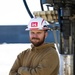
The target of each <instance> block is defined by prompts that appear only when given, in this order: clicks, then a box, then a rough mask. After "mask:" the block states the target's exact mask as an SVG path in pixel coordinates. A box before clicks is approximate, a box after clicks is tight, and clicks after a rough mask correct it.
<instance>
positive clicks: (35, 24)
mask: <svg viewBox="0 0 75 75" xmlns="http://www.w3.org/2000/svg"><path fill="white" fill-rule="evenodd" d="M47 25H48V22H47V21H45V20H44V19H43V18H41V17H35V18H32V19H31V20H30V22H29V24H28V26H27V27H28V28H27V29H26V30H47V29H48V27H47Z"/></svg>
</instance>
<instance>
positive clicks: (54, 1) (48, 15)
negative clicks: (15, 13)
mask: <svg viewBox="0 0 75 75" xmlns="http://www.w3.org/2000/svg"><path fill="white" fill-rule="evenodd" d="M23 2H24V4H25V6H26V7H27V5H26V1H25V0H23ZM44 5H45V6H46V7H47V10H46V11H45V9H44ZM40 6H41V9H42V11H34V12H33V14H34V16H35V17H37V16H40V17H42V18H44V19H45V20H47V21H48V22H49V24H50V25H51V26H52V28H49V30H51V31H53V33H54V37H55V42H56V45H57V48H58V52H59V54H60V70H59V75H75V71H74V70H75V64H74V63H75V38H74V37H75V31H74V29H75V8H74V6H75V0H40ZM50 7H53V10H50ZM27 11H28V13H29V15H30V16H31V18H32V17H33V15H32V14H31V13H30V11H29V9H28V7H27ZM57 23H58V24H59V26H55V24H57ZM56 30H58V31H60V42H59V45H58V41H57V37H56V33H55V31H56Z"/></svg>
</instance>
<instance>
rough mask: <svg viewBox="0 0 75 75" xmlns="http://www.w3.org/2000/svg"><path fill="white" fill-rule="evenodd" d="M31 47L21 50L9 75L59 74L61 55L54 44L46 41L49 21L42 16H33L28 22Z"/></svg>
mask: <svg viewBox="0 0 75 75" xmlns="http://www.w3.org/2000/svg"><path fill="white" fill-rule="evenodd" d="M26 30H29V36H30V41H31V43H32V45H31V49H27V50H24V51H23V52H21V53H20V54H19V55H18V56H17V59H16V60H15V62H14V64H13V66H12V68H11V70H10V73H9V75H58V72H59V57H58V53H57V51H56V49H55V47H54V44H50V43H45V42H44V40H45V38H46V37H47V34H48V33H47V30H48V27H47V23H46V21H45V20H44V19H43V18H41V17H37V18H32V19H31V20H30V22H29V24H28V28H27V29H26Z"/></svg>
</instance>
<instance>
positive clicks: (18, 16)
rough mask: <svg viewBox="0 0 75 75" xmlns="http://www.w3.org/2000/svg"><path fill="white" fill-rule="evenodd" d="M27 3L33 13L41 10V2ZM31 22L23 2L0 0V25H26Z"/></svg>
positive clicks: (28, 0) (18, 0)
mask: <svg viewBox="0 0 75 75" xmlns="http://www.w3.org/2000/svg"><path fill="white" fill-rule="evenodd" d="M26 1H27V4H28V7H29V9H30V10H31V12H32V13H33V11H40V10H41V8H40V0H26ZM29 20H30V16H29V14H28V13H27V11H26V8H25V6H24V3H23V0H0V25H25V24H28V22H29Z"/></svg>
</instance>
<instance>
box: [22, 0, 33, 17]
mask: <svg viewBox="0 0 75 75" xmlns="http://www.w3.org/2000/svg"><path fill="white" fill-rule="evenodd" d="M23 3H24V5H25V7H26V10H27V12H28V14H29V15H30V17H31V18H33V15H32V13H31V11H30V9H29V7H28V5H27V2H26V0H23Z"/></svg>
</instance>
